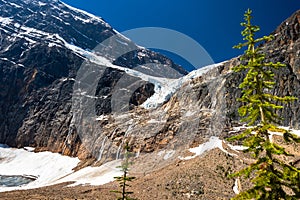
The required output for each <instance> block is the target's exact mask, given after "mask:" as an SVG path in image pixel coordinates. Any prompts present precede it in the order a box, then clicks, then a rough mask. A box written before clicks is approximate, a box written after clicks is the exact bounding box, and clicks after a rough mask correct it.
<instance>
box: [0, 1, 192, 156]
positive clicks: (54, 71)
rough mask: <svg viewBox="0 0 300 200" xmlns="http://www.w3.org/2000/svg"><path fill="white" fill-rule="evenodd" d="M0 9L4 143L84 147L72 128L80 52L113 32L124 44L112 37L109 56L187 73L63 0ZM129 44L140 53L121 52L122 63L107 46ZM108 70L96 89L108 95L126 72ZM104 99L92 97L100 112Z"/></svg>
mask: <svg viewBox="0 0 300 200" xmlns="http://www.w3.org/2000/svg"><path fill="white" fill-rule="evenodd" d="M0 12H1V17H0V21H1V25H0V108H1V109H0V143H6V144H8V145H10V146H17V147H22V146H34V147H38V148H40V149H41V150H51V151H54V152H60V153H64V154H67V155H72V156H75V155H78V151H84V147H82V146H81V141H80V138H79V136H78V135H77V133H76V129H73V128H71V127H70V122H71V120H72V113H71V112H70V111H71V107H72V105H71V104H72V93H73V85H74V78H75V77H76V73H77V71H78V69H79V68H80V66H81V65H82V63H83V62H84V61H85V60H86V59H87V58H86V55H85V53H82V52H87V53H89V52H91V50H92V49H94V48H95V47H96V46H97V45H98V44H99V43H101V42H103V41H105V40H106V39H108V38H109V37H111V36H116V37H118V39H119V40H120V41H121V43H119V44H118V45H119V46H117V47H116V46H115V45H116V44H113V43H108V45H107V46H106V47H105V48H106V51H105V52H98V53H99V56H103V57H105V58H106V59H107V60H109V61H110V62H111V63H113V62H114V63H115V64H116V65H121V66H123V67H128V68H134V67H136V66H137V65H139V64H144V63H146V62H148V61H151V60H156V61H158V63H161V64H163V65H166V66H168V67H171V68H174V69H176V70H178V71H179V72H181V73H183V74H186V71H185V70H184V69H182V68H181V67H180V66H177V65H176V64H174V63H173V62H172V61H171V60H169V59H168V58H166V57H164V56H162V55H160V54H158V53H154V52H151V51H149V50H145V49H140V48H138V47H136V46H135V44H134V43H132V42H131V41H129V40H127V39H124V38H123V37H122V36H119V35H118V34H117V33H116V32H115V31H114V30H113V29H112V27H111V26H110V25H108V24H107V23H106V22H104V21H103V20H102V19H101V18H97V17H94V16H91V15H89V14H87V13H84V12H82V11H78V10H76V9H73V8H71V7H69V6H67V5H65V4H63V3H61V2H60V1H57V0H51V1H48V0H41V1H36V0H33V1H27V0H10V1H5V0H0ZM130 45H131V46H134V49H135V50H134V52H135V53H128V54H126V55H122V58H123V59H126V60H127V63H124V62H123V63H122V64H121V63H120V62H119V61H118V60H119V59H118V58H116V59H115V58H113V57H110V54H109V53H107V52H110V51H114V50H115V49H116V48H118V49H126V48H127V46H130ZM74 48H77V50H74ZM78 49H79V50H78ZM138 52H143V56H141V57H139V58H138V61H136V59H137V58H136V57H134V55H133V54H137V53H138ZM107 70H108V72H107V74H104V75H103V77H102V78H100V80H99V84H98V87H97V93H96V94H95V96H98V97H101V96H104V95H109V93H110V91H111V89H112V87H113V86H114V84H115V83H116V82H117V80H118V78H120V76H121V75H122V74H124V72H123V71H122V70H116V69H109V68H108V69H107ZM145 84H146V85H145V86H144V87H143V88H141V89H139V90H138V91H137V92H136V93H135V94H134V95H133V97H132V102H131V104H132V105H139V104H141V103H142V102H143V101H145V100H146V99H147V97H149V96H151V95H152V94H153V86H151V84H150V85H148V84H147V83H145ZM99 99H101V98H99ZM99 99H98V101H97V102H96V103H95V107H96V110H97V113H98V114H99V115H101V114H104V113H105V114H107V113H109V112H110V108H109V100H110V99H109V98H108V99H104V98H103V100H102V101H101V100H99ZM87 154H88V153H87ZM83 157H84V155H83Z"/></svg>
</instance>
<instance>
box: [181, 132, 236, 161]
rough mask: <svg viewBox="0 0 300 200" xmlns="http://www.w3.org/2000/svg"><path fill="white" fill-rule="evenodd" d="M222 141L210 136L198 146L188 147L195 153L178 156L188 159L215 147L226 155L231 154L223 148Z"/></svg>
mask: <svg viewBox="0 0 300 200" xmlns="http://www.w3.org/2000/svg"><path fill="white" fill-rule="evenodd" d="M223 142H224V141H223V140H220V139H219V138H218V137H215V136H212V137H210V138H209V141H208V142H205V143H203V144H200V145H199V146H198V147H195V148H191V149H189V151H190V152H192V153H194V154H195V155H193V156H187V157H185V158H183V157H179V159H181V160H190V159H193V158H196V157H197V156H201V155H202V154H203V153H205V152H208V151H210V150H213V149H216V148H219V149H220V150H221V151H223V152H224V153H226V154H228V155H233V154H231V153H229V152H228V151H226V150H225V149H224V148H223Z"/></svg>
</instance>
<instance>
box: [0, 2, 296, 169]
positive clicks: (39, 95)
mask: <svg viewBox="0 0 300 200" xmlns="http://www.w3.org/2000/svg"><path fill="white" fill-rule="evenodd" d="M0 5H1V13H3V14H2V16H1V17H0V21H1V26H0V33H1V35H0V36H1V37H0V41H1V49H0V80H1V85H0V106H1V110H0V143H6V144H9V145H11V146H17V147H22V146H34V147H38V149H39V150H51V151H54V152H60V153H63V154H66V155H71V156H79V157H80V158H86V157H89V156H93V157H95V158H97V159H98V160H99V161H101V162H105V161H107V160H112V159H115V158H118V157H120V156H121V154H122V146H123V145H124V144H125V143H126V142H129V144H130V145H131V147H132V150H133V151H134V152H135V153H136V154H137V155H142V154H143V155H144V156H145V158H144V159H145V162H147V155H148V154H144V153H150V152H155V153H157V154H159V155H160V160H158V161H157V162H156V164H153V163H149V164H148V165H147V166H149V170H151V169H150V168H151V167H157V166H156V165H157V163H160V164H159V165H160V166H163V165H164V164H165V163H166V162H170V160H171V159H168V158H171V157H173V158H177V157H178V156H181V155H182V152H183V151H181V150H183V149H187V148H189V147H191V146H194V145H196V144H198V143H200V142H202V141H203V140H206V139H207V138H209V137H211V136H218V137H227V136H228V134H229V131H230V130H232V128H233V127H234V126H238V125H240V124H239V122H238V120H239V116H238V113H237V108H238V106H239V102H237V101H236V98H238V97H239V96H240V95H241V92H240V90H239V89H238V85H239V83H240V82H241V81H242V78H243V76H242V75H241V74H236V73H233V72H232V71H231V70H230V69H231V67H232V66H234V65H237V64H238V63H239V58H235V59H232V60H230V61H227V62H224V63H221V64H217V65H212V66H209V67H206V68H203V69H200V70H198V71H195V72H192V73H191V74H189V75H187V76H185V77H181V75H182V74H186V72H185V71H184V70H183V69H182V68H180V67H179V66H177V65H175V64H174V63H173V62H172V61H171V60H169V59H168V58H166V57H164V56H162V55H160V54H157V53H154V52H151V51H148V50H146V49H143V48H140V47H137V46H136V45H135V44H134V43H132V42H131V41H129V40H128V39H126V38H124V37H123V36H121V35H118V34H117V33H116V32H115V31H114V30H113V29H112V28H111V27H110V26H109V25H108V24H107V23H105V22H104V21H103V20H102V19H100V18H96V17H94V16H91V15H89V14H87V13H84V12H82V11H78V10H76V9H73V8H71V7H69V6H67V5H65V4H63V3H61V2H60V1H55V0H53V1H50V3H49V1H46V0H45V1H25V0H24V1H21V0H14V1H10V2H7V1H4V0H0ZM274 34H275V39H274V40H273V41H271V42H268V43H266V44H264V45H263V49H264V51H265V52H266V54H267V58H268V59H269V60H270V61H275V62H277V61H279V62H284V63H285V64H286V65H287V67H286V68H283V69H281V70H279V71H278V72H276V75H277V77H276V78H277V80H278V84H277V85H276V87H275V89H274V90H273V91H272V92H273V93H274V94H276V95H279V96H281V95H293V96H296V97H298V98H299V99H300V91H299V90H300V71H299V69H300V67H299V66H300V58H299V57H300V40H299V34H300V12H299V11H298V12H296V13H295V14H294V15H293V16H291V17H290V18H289V19H287V20H286V21H285V22H283V23H282V24H281V25H280V26H279V27H278V28H277V29H276V31H275V32H274ZM111 36H112V37H115V38H116V40H114V41H111V40H108V41H107V39H108V38H110V37H111ZM103 41H107V42H105V45H102V46H104V47H102V46H101V45H100V47H99V46H98V47H97V48H96V50H95V47H96V46H97V45H98V44H99V43H103ZM116 41H117V42H116ZM92 49H93V50H92ZM132 49H133V50H132ZM118 51H120V52H121V53H120V52H118ZM116 52H117V53H116ZM122 52H126V53H122ZM114 55H120V56H117V57H116V56H114ZM148 63H155V64H154V65H153V64H152V65H150V68H149V66H147V67H141V68H139V67H138V66H140V65H146V64H148ZM99 66H102V67H99ZM151 67H153V68H152V69H156V70H158V71H159V70H164V67H165V68H167V69H172V70H174V71H175V72H176V73H174V75H172V77H169V78H179V77H181V78H179V79H176V80H174V79H166V80H162V79H159V78H153V76H151V75H153V71H152V70H151ZM147 69H150V70H148V71H147ZM145 70H146V71H145ZM172 81H173V82H172ZM171 82H172V83H171ZM86 85H87V86H88V87H87V86H86ZM90 88H92V89H90ZM155 95H157V96H155ZM161 96H163V97H164V99H165V100H166V101H165V102H164V103H163V104H159V105H158V106H157V105H156V106H154V108H150V109H149V106H147V105H153V102H154V103H155V101H156V100H157V99H156V98H158V97H161ZM151 102H152V104H151ZM141 105H143V106H141ZM298 105H299V100H298V101H295V102H293V103H291V104H289V105H287V106H286V107H285V108H284V109H283V110H282V111H280V114H281V115H282V116H283V117H284V121H283V125H284V126H290V127H293V128H296V129H299V128H300V127H299V117H300V110H299V106H298ZM146 108H147V109H146ZM149 155H150V154H149ZM148 160H149V162H150V161H151V159H148ZM145 166H146V165H145ZM143 170H146V169H143Z"/></svg>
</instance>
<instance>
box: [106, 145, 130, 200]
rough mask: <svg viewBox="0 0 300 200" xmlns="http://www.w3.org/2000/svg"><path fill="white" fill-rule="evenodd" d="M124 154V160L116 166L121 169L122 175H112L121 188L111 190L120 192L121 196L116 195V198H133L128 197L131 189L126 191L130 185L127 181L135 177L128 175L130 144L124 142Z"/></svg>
mask: <svg viewBox="0 0 300 200" xmlns="http://www.w3.org/2000/svg"><path fill="white" fill-rule="evenodd" d="M124 149H125V154H124V161H123V162H122V165H121V166H118V168H120V169H121V171H122V172H123V175H122V176H117V177H114V179H115V180H116V181H117V182H119V187H120V189H121V190H113V191H111V192H114V193H117V194H121V197H118V198H117V200H135V199H133V198H130V197H129V195H130V194H133V192H131V191H127V188H128V187H130V185H128V182H130V181H133V180H134V179H135V177H132V176H128V173H129V166H130V165H131V162H130V161H129V158H130V155H131V153H130V151H129V150H130V146H128V143H126V145H125V147H124Z"/></svg>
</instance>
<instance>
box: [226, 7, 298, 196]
mask: <svg viewBox="0 0 300 200" xmlns="http://www.w3.org/2000/svg"><path fill="white" fill-rule="evenodd" d="M251 14H252V11H251V10H250V9H248V10H247V11H246V12H245V14H244V16H245V18H244V19H245V22H243V23H241V26H243V27H244V30H243V31H242V35H243V37H244V38H243V40H245V41H246V42H245V43H240V44H239V45H237V46H234V48H238V49H240V48H242V47H247V49H246V50H245V54H244V55H243V56H242V57H241V60H242V62H243V63H244V64H240V65H239V66H236V67H234V68H233V70H234V71H235V72H241V71H246V75H245V78H244V80H243V82H242V83H241V84H240V86H239V87H240V88H241V89H242V97H241V98H240V99H239V101H241V102H242V106H241V107H240V108H239V110H238V111H239V114H240V116H241V117H243V118H242V120H241V121H242V122H247V123H248V125H249V126H252V128H249V129H247V130H246V131H244V132H243V133H241V134H239V135H237V136H234V137H231V138H229V141H233V140H242V141H243V145H244V146H246V147H248V148H247V150H245V152H250V153H252V154H251V155H252V156H253V157H254V159H255V162H254V163H252V164H251V165H249V166H247V167H246V168H244V169H242V170H241V171H239V172H237V173H235V174H232V175H231V176H232V177H236V176H245V177H246V178H249V177H250V176H251V177H254V178H252V180H251V181H252V183H253V187H252V188H250V189H249V190H247V191H243V192H241V193H240V194H239V195H237V196H236V197H234V198H233V199H259V200H262V199H264V200H266V199H278V200H279V199H284V200H287V199H300V169H299V168H296V167H295V166H294V165H293V164H292V163H287V162H286V161H285V159H284V157H285V158H286V157H290V156H293V155H291V154H289V153H288V152H286V150H285V149H284V148H283V147H282V146H280V145H278V144H276V143H274V142H273V141H272V138H271V137H272V136H271V135H270V131H273V132H280V133H282V134H283V138H284V139H285V141H286V142H300V139H299V138H298V137H297V136H296V135H293V134H291V133H290V132H289V131H287V130H285V129H281V128H279V127H278V126H277V124H278V123H279V122H280V120H281V118H280V116H278V115H277V114H276V112H275V111H276V110H277V109H281V108H283V107H282V106H281V105H278V104H277V103H276V102H280V103H288V102H290V101H293V100H295V99H296V98H294V97H291V96H285V97H278V96H276V95H272V94H270V93H269V91H270V90H271V89H272V88H273V86H274V85H275V80H274V72H273V71H274V70H276V69H279V68H281V67H285V65H283V64H281V63H273V62H266V61H265V60H266V59H265V55H264V53H263V52H262V50H261V49H260V48H259V47H257V46H258V44H260V43H261V42H265V41H270V40H272V38H273V37H272V36H264V37H262V38H258V39H255V33H256V32H258V31H259V30H260V28H259V27H258V26H254V25H252V24H251V19H252V15H251Z"/></svg>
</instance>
